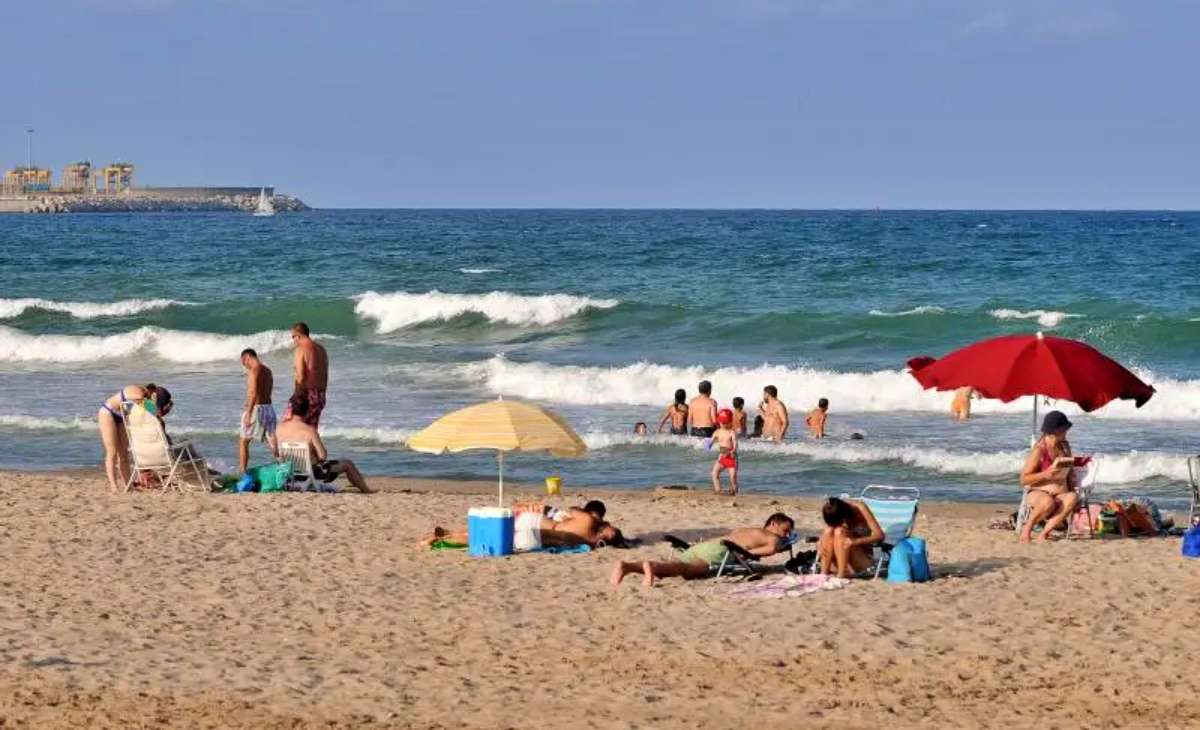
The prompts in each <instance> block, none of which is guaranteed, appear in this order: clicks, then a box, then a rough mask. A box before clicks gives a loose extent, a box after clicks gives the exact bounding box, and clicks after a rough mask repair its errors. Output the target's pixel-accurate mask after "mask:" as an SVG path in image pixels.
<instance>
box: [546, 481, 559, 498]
mask: <svg viewBox="0 0 1200 730" xmlns="http://www.w3.org/2000/svg"><path fill="white" fill-rule="evenodd" d="M546 494H549V495H551V496H553V495H555V494H562V477H546Z"/></svg>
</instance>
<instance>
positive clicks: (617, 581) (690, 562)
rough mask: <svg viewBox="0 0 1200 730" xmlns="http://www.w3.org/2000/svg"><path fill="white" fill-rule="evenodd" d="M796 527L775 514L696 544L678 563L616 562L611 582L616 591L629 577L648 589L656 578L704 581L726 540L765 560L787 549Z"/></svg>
mask: <svg viewBox="0 0 1200 730" xmlns="http://www.w3.org/2000/svg"><path fill="white" fill-rule="evenodd" d="M795 526H796V525H795V523H794V522H793V521H792V518H791V517H788V516H787V515H785V514H784V513H782V512H776V513H775V514H773V515H771V516H770V517H768V518H767V522H766V524H764V525H763V526H762V527H739V528H738V529H736V530H734V531H733V532H730V533H729V534H728V535H725V536H724V537H719V538H716V539H713V540H706V541H704V542H700V543H696V544H695V545H692V546H691V547H690V548H688V549H687V550H685V551H684V552H683V554H681V555H680V556H679V559H678V560H672V561H671V562H668V563H662V562H654V561H650V560H645V561H642V562H636V561H635V562H618V563H617V564H616V565H614V566H613V570H612V575H611V577H610V580H611V581H612V584H613V587H614V588H615V587H617V586H619V585H621V581H622V580H624V579H625V576H627V575H629V574H630V573H641V574H642V585H644V586H646V587H647V588H649V587H650V586H652V585H654V581H655V580H657V579H659V578H686V579H688V580H695V579H697V578H707V577H708V576H709V575H711V574H712V572H713V571H714V570H716V569H717V568H718V567H720V565H721V563H722V562H723V561H724V560H725V558H726V555H727V553H728V552H729V549H728V548H726V547H725V546H724V545H722V544H721V543H722V541H724V540H728V541H730V542H732V543H734V544H735V545H737V546H738V547H741V548H742V549H743V550H746V551H747V552H749V553H752V554H754V555H757V556H759V557H767V556H770V555H774V554H775V553H778V552H782V551H784V550H786V549H787V546H788V544H789V542H788V537H789V536H790V535H791V534H792V529H793V528H794V527H795Z"/></svg>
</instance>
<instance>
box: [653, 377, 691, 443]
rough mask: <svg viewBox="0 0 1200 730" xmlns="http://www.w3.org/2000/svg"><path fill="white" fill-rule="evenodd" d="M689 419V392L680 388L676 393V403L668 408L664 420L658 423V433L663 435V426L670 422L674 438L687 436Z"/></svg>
mask: <svg viewBox="0 0 1200 730" xmlns="http://www.w3.org/2000/svg"><path fill="white" fill-rule="evenodd" d="M687 417H688V406H687V391H685V390H684V389H683V388H680V389H679V390H677V391H675V400H674V402H672V403H671V404H670V405H668V406H667V410H666V412H664V413H663V417H662V420H661V421H659V422H658V433H662V430H663V426H665V425H667V422H668V421H670V423H671V435H672V436H687Z"/></svg>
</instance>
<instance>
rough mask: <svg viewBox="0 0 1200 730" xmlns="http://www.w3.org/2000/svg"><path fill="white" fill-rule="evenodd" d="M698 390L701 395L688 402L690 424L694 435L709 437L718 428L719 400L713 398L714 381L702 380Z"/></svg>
mask: <svg viewBox="0 0 1200 730" xmlns="http://www.w3.org/2000/svg"><path fill="white" fill-rule="evenodd" d="M697 390H699V391H700V395H698V396H696V397H695V398H692V402H691V403H689V404H688V418H687V420H688V426H689V427H691V431H690V433H691V434H692V435H693V436H698V437H700V438H708V437H709V436H712V435H713V431H714V430H716V426H717V402H716V401H715V400H713V399H712V383H710V382H708V381H707V380H701V381H700V385H699V386H698V388H697Z"/></svg>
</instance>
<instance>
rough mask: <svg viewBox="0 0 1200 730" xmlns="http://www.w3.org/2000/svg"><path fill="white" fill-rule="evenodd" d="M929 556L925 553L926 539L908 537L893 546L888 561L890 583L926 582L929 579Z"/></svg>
mask: <svg viewBox="0 0 1200 730" xmlns="http://www.w3.org/2000/svg"><path fill="white" fill-rule="evenodd" d="M929 578H930V575H929V558H928V557H927V556H926V554H925V539H924V538H920V537H906V538H904V539H903V540H901V541H900V542H898V543H896V546H895V547H893V548H892V558H891V560H889V561H888V574H887V579H888V582H889V583H924V582H925V581H927V580H929Z"/></svg>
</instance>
